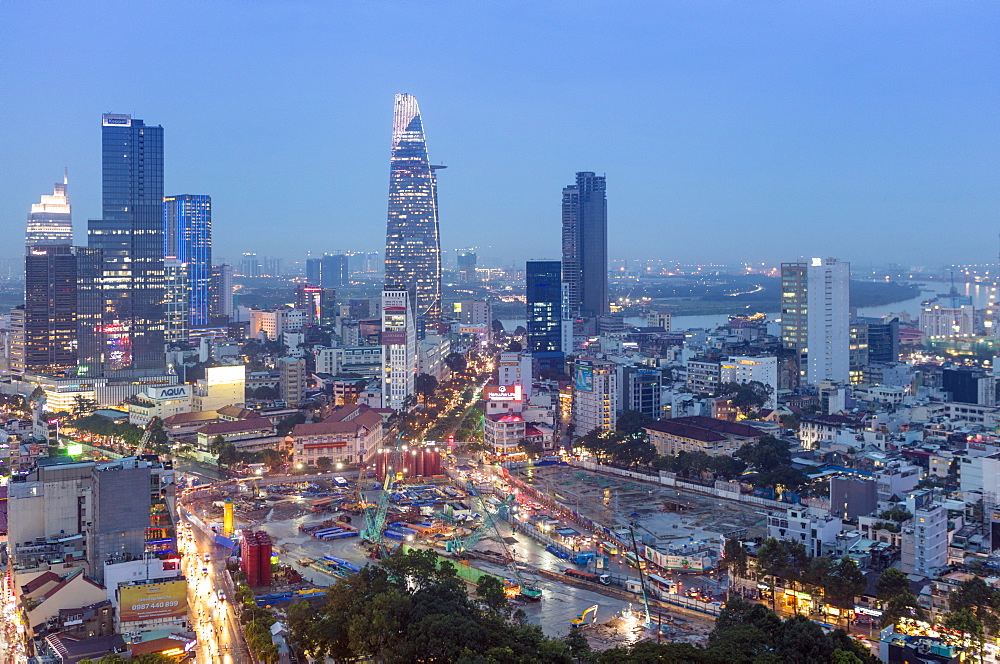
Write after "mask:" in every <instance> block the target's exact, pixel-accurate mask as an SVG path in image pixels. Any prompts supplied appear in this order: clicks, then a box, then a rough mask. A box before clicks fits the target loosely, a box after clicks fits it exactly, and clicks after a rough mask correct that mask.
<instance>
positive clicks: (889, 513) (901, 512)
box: [878, 505, 913, 532]
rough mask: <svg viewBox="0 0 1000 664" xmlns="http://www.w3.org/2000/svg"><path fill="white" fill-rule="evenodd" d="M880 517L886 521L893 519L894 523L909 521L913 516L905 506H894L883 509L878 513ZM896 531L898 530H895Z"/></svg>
mask: <svg viewBox="0 0 1000 664" xmlns="http://www.w3.org/2000/svg"><path fill="white" fill-rule="evenodd" d="M878 518H880V519H886V520H888V521H895V522H896V523H903V522H904V521H909V520H910V519H912V518H913V515H912V514H910V512H909V511H908V510H907V509H906V508H905V507H900V506H898V505H897V506H896V507H893V508H892V509H891V510H885V511H884V512H882V513H881V514H879V515H878ZM896 532H898V531H896Z"/></svg>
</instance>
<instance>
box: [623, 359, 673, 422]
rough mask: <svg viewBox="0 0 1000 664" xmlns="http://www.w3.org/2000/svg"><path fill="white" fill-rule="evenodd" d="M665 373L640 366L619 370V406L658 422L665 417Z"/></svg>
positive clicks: (629, 366)
mask: <svg viewBox="0 0 1000 664" xmlns="http://www.w3.org/2000/svg"><path fill="white" fill-rule="evenodd" d="M662 387H663V373H662V372H661V371H660V370H659V369H656V368H654V367H644V366H638V365H628V366H620V367H619V368H618V389H619V392H620V396H619V404H620V405H621V409H622V410H623V411H624V410H634V411H638V412H640V413H642V414H643V415H646V416H647V417H651V418H653V419H654V420H658V419H660V418H661V417H663V405H662V396H661V393H662Z"/></svg>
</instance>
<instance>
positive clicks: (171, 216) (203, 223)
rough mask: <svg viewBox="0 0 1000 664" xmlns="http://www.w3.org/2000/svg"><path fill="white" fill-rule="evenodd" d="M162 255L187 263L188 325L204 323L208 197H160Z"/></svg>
mask: <svg viewBox="0 0 1000 664" xmlns="http://www.w3.org/2000/svg"><path fill="white" fill-rule="evenodd" d="M163 255H164V256H171V257H173V258H176V259H177V260H179V261H181V262H182V263H187V284H188V306H187V308H188V326H190V327H205V326H206V325H208V317H209V315H210V313H209V281H210V280H211V276H212V197H211V196H204V195H201V194H184V195H182V196H168V197H166V198H164V199H163Z"/></svg>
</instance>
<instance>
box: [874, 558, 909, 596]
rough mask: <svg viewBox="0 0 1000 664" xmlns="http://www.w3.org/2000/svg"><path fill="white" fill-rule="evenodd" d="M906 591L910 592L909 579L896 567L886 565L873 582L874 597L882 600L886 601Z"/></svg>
mask: <svg viewBox="0 0 1000 664" xmlns="http://www.w3.org/2000/svg"><path fill="white" fill-rule="evenodd" d="M906 592H910V581H909V579H907V578H906V575H905V574H903V572H902V570H900V569H899V568H896V567H887V568H885V569H884V570H882V573H881V574H879V577H878V580H877V581H876V582H875V597H876V598H877V599H880V600H882V601H883V602H888V601H889V600H890V599H892V598H893V597H896V596H897V595H902V594H903V593H906Z"/></svg>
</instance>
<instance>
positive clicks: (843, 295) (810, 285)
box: [781, 258, 851, 385]
mask: <svg viewBox="0 0 1000 664" xmlns="http://www.w3.org/2000/svg"><path fill="white" fill-rule="evenodd" d="M850 279H851V265H850V263H845V262H842V261H838V260H837V259H835V258H813V259H810V260H809V261H799V262H796V263H782V264H781V295H782V298H781V341H782V345H783V346H784V348H785V349H786V350H791V351H794V359H793V363H794V365H795V375H796V377H797V382H798V383H802V384H809V385H817V384H819V382H820V381H824V380H827V381H833V382H836V383H847V382H848V381H849V379H850V314H849V309H848V302H849V299H850Z"/></svg>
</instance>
